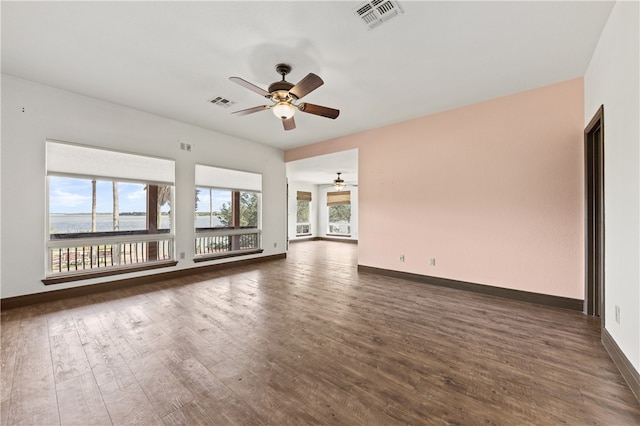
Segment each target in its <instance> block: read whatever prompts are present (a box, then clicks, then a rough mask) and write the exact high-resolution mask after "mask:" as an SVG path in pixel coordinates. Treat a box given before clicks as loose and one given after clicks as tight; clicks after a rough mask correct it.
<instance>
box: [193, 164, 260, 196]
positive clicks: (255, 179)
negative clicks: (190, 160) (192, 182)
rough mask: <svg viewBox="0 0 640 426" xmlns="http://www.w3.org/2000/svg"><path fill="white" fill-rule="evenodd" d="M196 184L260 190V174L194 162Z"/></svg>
mask: <svg viewBox="0 0 640 426" xmlns="http://www.w3.org/2000/svg"><path fill="white" fill-rule="evenodd" d="M196 186H205V187H209V188H220V189H235V190H241V191H242V190H244V191H252V192H262V175H261V174H258V173H251V172H241V171H239V170H230V169H222V168H219V167H212V166H204V165H201V164H196Z"/></svg>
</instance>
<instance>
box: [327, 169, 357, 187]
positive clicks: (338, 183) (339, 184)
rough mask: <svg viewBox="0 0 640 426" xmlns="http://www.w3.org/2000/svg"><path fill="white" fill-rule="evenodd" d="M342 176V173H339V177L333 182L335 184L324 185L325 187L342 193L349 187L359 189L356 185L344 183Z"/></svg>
mask: <svg viewBox="0 0 640 426" xmlns="http://www.w3.org/2000/svg"><path fill="white" fill-rule="evenodd" d="M341 175H342V172H338V177H337V178H335V179H334V180H333V184H331V185H323V186H325V187H331V188H333V189H335V190H336V191H342V190H343V189H345V188H346V187H347V186H353V187H357V186H358V185H356V184H354V183H346V182H345V181H344V179H342V176H341Z"/></svg>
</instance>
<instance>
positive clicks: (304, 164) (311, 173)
mask: <svg viewBox="0 0 640 426" xmlns="http://www.w3.org/2000/svg"><path fill="white" fill-rule="evenodd" d="M338 172H340V173H341V175H340V177H341V178H342V180H344V182H345V183H346V184H347V185H356V184H357V183H358V150H357V149H350V150H348V151H341V152H334V153H331V154H326V155H319V156H317V157H311V158H304V159H302V160H297V161H290V162H288V163H287V176H288V177H289V181H290V182H301V183H311V184H314V185H331V183H332V182H333V180H334V179H336V178H337V177H338Z"/></svg>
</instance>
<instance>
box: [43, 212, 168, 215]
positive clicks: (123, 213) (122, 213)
mask: <svg viewBox="0 0 640 426" xmlns="http://www.w3.org/2000/svg"><path fill="white" fill-rule="evenodd" d="M51 215H52V216H91V213H51ZM96 215H97V216H113V213H111V212H108V213H96ZM146 215H147V213H146V212H120V213H119V214H118V216H146ZM161 215H162V216H169V213H166V212H162V213H161Z"/></svg>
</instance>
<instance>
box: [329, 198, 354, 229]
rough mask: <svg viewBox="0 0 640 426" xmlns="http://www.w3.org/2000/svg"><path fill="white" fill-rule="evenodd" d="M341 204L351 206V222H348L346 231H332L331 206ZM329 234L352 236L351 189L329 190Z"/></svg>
mask: <svg viewBox="0 0 640 426" xmlns="http://www.w3.org/2000/svg"><path fill="white" fill-rule="evenodd" d="M340 205H348V206H349V222H348V223H347V227H348V228H347V229H348V231H347V232H346V233H340V232H332V231H331V226H332V223H334V222H331V208H332V207H336V206H340ZM326 232H327V236H330V237H343V238H349V237H351V191H345V190H342V191H330V192H327V229H326Z"/></svg>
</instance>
